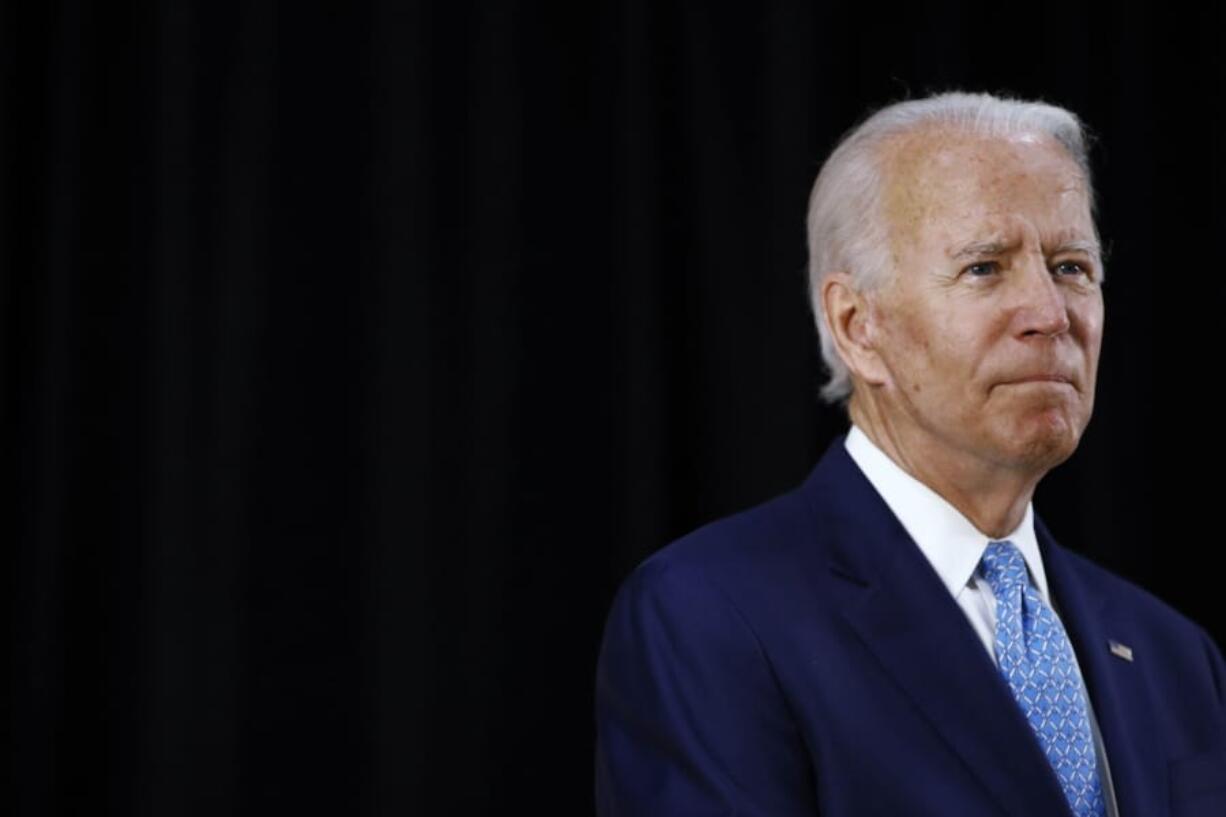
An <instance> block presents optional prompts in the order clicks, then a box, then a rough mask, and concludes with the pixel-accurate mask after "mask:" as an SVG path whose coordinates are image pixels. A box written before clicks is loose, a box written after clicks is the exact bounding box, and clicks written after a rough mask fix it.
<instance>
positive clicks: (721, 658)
mask: <svg viewBox="0 0 1226 817" xmlns="http://www.w3.org/2000/svg"><path fill="white" fill-rule="evenodd" d="M596 727H597V730H596V731H597V744H596V806H597V813H598V814H599V815H600V816H601V817H629V816H630V815H634V817H654V816H655V815H661V816H662V815H680V814H686V815H734V814H735V815H738V817H758V816H759V815H762V816H765V815H771V817H791V816H792V815H796V817H800V815H805V817H813V815H817V814H818V811H817V805H816V802H815V785H814V780H813V773H812V766H811V763H810V760H809V753H808V751H807V750H806V748H805V744H804V740H803V738H802V737H801V734H800V732H799V730H798V728H797V725H796V722H795V719H794V718H793V717H792V713H791V711H790V709H789V706H788V704H787V701H786V700H785V698H784V696H783V694H782V691H781V689H780V688H779V685H778V682H777V681H776V679H775V676H774V673H773V671H772V669H771V667H770V664H769V663H768V661H767V658H766V655H765V654H764V652H763V650H762V647H761V645H760V644H759V642H758V639H757V637H756V636H755V634H754V632H753V631H752V630H751V629H750V627H749V624H748V623H747V622H746V620H745V619H744V617H743V616H742V615H741V613H740V611H739V610H737V608H736V607H735V606H734V605H733V604H732V603H731V601H730V600H729V599H728V598H727V597H726V596H725V595H724V594H723V592H721V591H720V590H719V589H718V588H716V587H714V586H713V585H711V584H709V583H708V582H707V581H706V580H705V579H704V578H703V577H702V576H701V575H700V574H699V573H698V571H696V570H693V569H690V568H687V567H684V566H660V565H655V564H653V563H652V562H650V561H648V562H647V563H645V564H643V565H641V566H640V567H639V569H638V570H637V571H635V572H634V573H633V574H631V576H630V577H629V578H628V579H627V580H626V582H625V583H624V584H623V585H622V587H621V588H620V590H619V592H618V594H617V596H616V598H615V599H614V602H613V605H612V608H611V611H610V613H609V617H608V620H607V622H606V625H605V633H604V639H603V642H602V644H601V650H600V657H599V660H598V662H597V670H596Z"/></svg>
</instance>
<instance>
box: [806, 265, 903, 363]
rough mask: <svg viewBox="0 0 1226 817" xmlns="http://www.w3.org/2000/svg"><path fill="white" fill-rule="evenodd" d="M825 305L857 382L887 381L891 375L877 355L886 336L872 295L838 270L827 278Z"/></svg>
mask: <svg viewBox="0 0 1226 817" xmlns="http://www.w3.org/2000/svg"><path fill="white" fill-rule="evenodd" d="M822 305H823V306H824V307H825V311H826V325H827V326H828V327H829V328H830V336H831V339H832V340H833V341H834V345H835V347H836V348H837V349H838V352H839V357H841V358H842V359H843V362H844V363H846V364H847V368H849V369H851V371H852V373H853V374H854V375H855V376H856V379H857V380H859V381H861V382H863V383H865V384H866V385H870V386H878V385H881V384H883V383H886V382H888V381H889V379H890V372H889V369H888V368H887V367H886V365H885V361H884V360H882V358H881V355H880V353H879V352H878V346H879V344H880V343H881V341H882V339H883V337H884V335H883V333H882V327H881V324H880V311H879V310H878V309H877V308H876V305H875V303H874V302H873V300H872V299H871V297H870V296H868V295H865V294H864V293H862V292H860V291H859V290H858V289H856V287H855V284H854V282H853V281H852V277H851V274H850V273H848V272H843V271H836V272H832V273H830V274H829V275H827V276H826V279H825V280H824V281H823V282H822Z"/></svg>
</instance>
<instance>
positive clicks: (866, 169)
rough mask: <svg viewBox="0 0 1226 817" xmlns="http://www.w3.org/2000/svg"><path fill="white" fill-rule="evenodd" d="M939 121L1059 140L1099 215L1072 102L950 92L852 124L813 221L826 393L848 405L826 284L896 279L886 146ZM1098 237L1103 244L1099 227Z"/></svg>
mask: <svg viewBox="0 0 1226 817" xmlns="http://www.w3.org/2000/svg"><path fill="white" fill-rule="evenodd" d="M932 126H943V127H945V128H951V129H955V130H957V131H960V132H965V133H971V134H976V135H984V136H1014V135H1021V134H1037V135H1045V136H1048V137H1051V138H1053V139H1055V141H1056V142H1057V143H1059V144H1060V145H1061V146H1063V147H1064V149H1065V150H1067V151H1068V154H1069V156H1070V158H1072V159H1073V161H1074V162H1076V164H1077V166H1078V167H1079V168H1080V170H1081V172H1082V174H1083V175H1084V177H1085V184H1086V190H1087V191H1088V195H1089V200H1090V213H1091V220H1092V221H1093V220H1095V212H1096V210H1097V203H1096V201H1095V194H1094V187H1093V184H1092V183H1091V180H1090V163H1089V156H1088V148H1087V142H1088V141H1089V140H1090V138H1092V134H1090V133H1089V132H1088V131H1087V130H1086V129H1085V127H1084V125H1083V124H1082V122H1081V120H1080V119H1078V118H1077V116H1076V115H1075V114H1073V113H1072V112H1070V111H1067V110H1065V109H1064V108H1059V107H1056V106H1054V105H1049V104H1046V103H1043V102H1031V101H1026V100H1020V99H1011V98H1007V97H997V96H993V95H991V94H986V93H963V92H949V93H942V94H937V95H935V96H929V97H925V98H923V99H912V100H904V101H902V102H896V103H893V104H891V105H887V106H885V107H883V108H880V109H879V110H877V111H876V112H874V113H872V114H871V115H869V116H868V117H867V118H866V119H864V120H863V121H862V122H861V123H860V124H859V125H857V126H855V127H853V128H852V129H851V130H849V131H848V132H847V133H846V134H844V135H843V138H842V139H840V140H839V144H838V145H837V147H835V149H834V151H833V152H832V153H831V154H830V157H829V158H828V159H827V160H826V163H825V164H824V165H823V166H822V169H821V172H820V173H818V175H817V180H816V181H815V182H814V184H813V191H812V193H811V194H810V196H809V212H808V217H807V219H806V224H807V230H808V241H809V269H808V287H809V302H810V306H811V308H812V314H813V318H814V321H815V323H816V324H817V332H818V337H819V338H820V340H821V353H822V360H823V361H824V362H825V364H826V368H827V369H828V370H829V371H830V380H829V381H828V382H827V383H826V384H825V385H824V386H823V387H822V388H821V392H820V394H821V397H822V399H824V400H825V401H826V402H828V403H839V404H840V405H841V406H842V407H843V408H844V410H846V408H847V401H848V400H849V399H850V397H851V392H852V380H851V372H850V371H849V370H848V368H847V364H846V363H844V362H843V360H842V358H840V357H839V353H838V350H837V349H836V348H835V345H834V339H833V338H832V337H831V334H830V327H829V324H828V323H827V318H826V314H825V307H824V305H823V303H822V297H821V291H822V283H823V281H824V279H825V277H826V276H827V275H828V274H829V273H831V272H833V271H835V270H844V271H847V272H848V273H850V275H851V277H852V281H853V283H854V285H855V286H856V287H857V288H858V289H860V290H861V291H868V290H872V289H875V288H878V287H880V286H882V285H884V284H886V283H888V282H889V281H890V280H891V279H892V276H893V273H894V270H893V265H892V263H891V255H890V248H889V236H888V234H887V225H886V223H885V217H884V214H883V211H882V205H881V200H882V195H883V193H884V184H883V181H884V178H883V177H884V173H883V165H882V162H883V159H884V151H883V150H882V147H883V144H884V143H885V142H886V140H887V139H889V138H890V137H895V136H898V135H900V134H903V133H909V132H914V131H917V130H920V129H922V128H926V127H932ZM1094 237H1095V241H1096V242H1097V240H1098V234H1097V227H1095V236H1094ZM1100 265H1101V259H1100ZM1099 280H1100V281H1101V280H1102V274H1101V271H1100V277H1099Z"/></svg>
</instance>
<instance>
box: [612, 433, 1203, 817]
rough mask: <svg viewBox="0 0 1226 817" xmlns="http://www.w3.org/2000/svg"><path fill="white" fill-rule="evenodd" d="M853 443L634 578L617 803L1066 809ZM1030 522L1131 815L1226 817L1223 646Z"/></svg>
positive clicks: (746, 808)
mask: <svg viewBox="0 0 1226 817" xmlns="http://www.w3.org/2000/svg"><path fill="white" fill-rule="evenodd" d="M843 441H844V437H843V436H840V437H839V438H838V439H836V440H835V441H834V443H832V444H831V446H830V448H829V449H828V450H827V451H826V453H825V455H824V456H823V457H822V459H821V461H820V462H818V464H817V465H816V466H815V467H814V469H813V471H812V472H811V473H810V475H809V476H808V478H807V479H806V480H805V481H804V483H803V484H802V485H800V486H799V487H797V488H796V489H794V490H792V491H790V492H788V493H786V494H783V495H781V496H778V497H776V498H774V499H772V500H770V501H768V502H765V503H763V504H761V505H758V506H756V507H753V508H750V509H748V510H745V511H742V512H740V513H738V514H735V515H733V516H729V517H726V518H724V519H720V520H717V521H715V522H712V523H710V524H708V525H706V526H704V527H701V528H699V529H697V530H695V531H693V532H692V533H690V534H688V535H686V536H684V537H682V538H681V539H679V540H677V541H675V542H673V543H671V544H670V545H668V546H667V547H664V548H662V549H661V550H659V551H657V552H656V553H655V554H653V555H652V556H651V557H650V558H648V559H646V560H645V561H644V562H643V563H642V564H641V565H639V566H638V567H637V568H636V569H635V570H634V571H633V573H632V574H631V575H630V576H629V577H628V578H627V579H626V580H625V581H624V582H623V584H622V585H621V587H620V589H619V590H618V593H617V595H616V598H615V600H614V602H613V605H612V608H611V611H610V613H609V616H608V620H607V623H606V628H605V634H604V640H603V643H602V645H601V651H600V657H599V661H598V665H597V682H596V713H595V714H596V726H597V745H596V781H595V782H596V800H597V810H598V812H599V813H600V814H601V815H603V817H613V816H614V815H616V816H617V817H623V816H625V817H631V816H633V817H651V816H652V815H738V816H739V817H767V816H768V815H769V817H791V815H822V817H843V815H857V817H867V816H868V815H890V817H898V816H899V815H915V816H916V817H920V816H922V815H931V817H938V815H939V817H950V815H960V816H961V815H1014V817H1047V816H1048V815H1067V814H1069V810H1068V807H1067V804H1066V801H1065V799H1064V795H1063V793H1062V792H1061V789H1060V784H1059V782H1058V781H1057V778H1056V776H1055V773H1054V771H1053V770H1052V768H1051V765H1050V764H1049V763H1048V761H1047V758H1046V757H1045V756H1044V754H1043V751H1042V748H1041V747H1040V745H1039V743H1038V741H1037V739H1036V737H1035V735H1034V733H1033V731H1032V730H1031V727H1030V725H1029V724H1028V723H1027V721H1026V719H1025V716H1024V715H1023V714H1022V712H1021V710H1020V708H1019V707H1018V706H1017V703H1016V701H1015V700H1014V698H1013V695H1012V692H1011V691H1010V689H1009V687H1008V684H1007V683H1006V681H1005V680H1004V678H1003V677H1002V676H1001V674H1000V673H999V671H998V670H997V668H996V665H995V664H994V663H993V661H992V658H991V656H990V655H988V653H987V651H986V650H985V649H984V645H983V642H982V641H981V640H980V639H979V637H978V635H977V634H976V633H975V631H974V629H973V628H972V626H971V624H970V622H968V621H967V619H966V616H965V614H964V613H963V611H962V609H961V608H960V607H958V605H957V603H956V602H955V601H954V600H953V598H952V597H951V596H950V594H949V591H948V590H947V589H946V588H945V586H944V585H943V584H942V583H941V580H940V579H939V578H938V576H937V574H936V572H935V571H934V570H933V569H932V566H931V565H930V564H929V563H928V561H927V559H926V558H925V557H924V555H923V553H922V552H920V550H919V548H918V547H917V546H916V545H915V543H914V541H913V540H912V539H911V538H910V537H909V536H908V535H907V533H906V531H905V530H904V529H903V527H902V525H901V524H900V523H899V522H898V520H897V518H896V517H895V516H894V515H893V513H892V512H891V511H890V510H889V507H888V506H887V505H886V504H885V502H884V500H882V498H881V497H880V495H879V494H878V493H877V492H876V490H875V489H874V488H873V487H872V485H871V483H869V482H868V480H867V478H866V477H865V476H864V475H863V473H862V472H861V471H860V469H859V467H858V466H856V464H855V463H854V461H853V460H852V459H851V457H850V456H849V455H848V454H847V451H846V449H845V448H844V445H843ZM1035 528H1036V536H1037V538H1038V542H1039V549H1040V551H1041V553H1042V557H1043V564H1044V566H1045V569H1046V572H1047V577H1048V582H1049V590H1050V592H1051V594H1052V597H1053V600H1054V603H1055V606H1056V609H1057V610H1058V611H1059V612H1060V615H1061V619H1062V621H1063V622H1064V625H1065V628H1066V629H1067V630H1068V634H1069V638H1070V639H1071V641H1072V643H1073V648H1074V649H1075V650H1076V653H1077V657H1078V661H1079V663H1080V665H1081V669H1082V673H1083V675H1084V676H1085V679H1086V684H1087V686H1088V688H1089V694H1090V698H1091V701H1092V703H1093V705H1094V708H1095V713H1096V715H1097V717H1098V721H1099V727H1100V729H1101V732H1102V736H1103V741H1104V743H1105V745H1106V751H1107V758H1108V761H1109V763H1110V767H1111V772H1112V777H1113V780H1114V782H1115V788H1116V799H1117V802H1118V805H1119V810H1120V814H1121V817H1188V816H1189V815H1214V817H1224V815H1226V662H1224V661H1223V657H1222V653H1221V651H1220V649H1219V648H1218V646H1217V645H1216V644H1215V643H1214V641H1213V639H1212V638H1211V637H1210V636H1209V635H1208V634H1207V633H1206V632H1205V631H1204V630H1203V629H1202V628H1201V627H1199V626H1198V625H1197V624H1195V623H1194V622H1192V621H1191V620H1189V619H1188V618H1186V617H1185V616H1183V615H1182V614H1180V613H1179V612H1177V611H1176V610H1175V609H1173V608H1172V607H1170V606H1168V605H1167V604H1165V603H1163V602H1162V601H1161V600H1160V599H1158V598H1157V597H1155V596H1153V595H1151V594H1150V593H1148V592H1146V591H1145V590H1143V589H1142V588H1140V587H1138V586H1137V585H1135V584H1132V583H1130V582H1128V581H1126V580H1124V579H1123V578H1121V577H1119V576H1116V575H1115V574H1113V573H1110V572H1108V571H1107V570H1105V569H1103V568H1101V567H1099V566H1097V565H1095V564H1094V563H1093V562H1091V561H1089V560H1087V559H1085V558H1084V557H1082V556H1079V555H1078V554H1076V553H1074V552H1072V551H1069V550H1066V549H1064V548H1062V547H1061V546H1060V545H1059V544H1057V543H1056V541H1055V539H1053V538H1052V535H1051V533H1050V532H1049V531H1048V530H1047V527H1046V526H1045V525H1044V524H1043V522H1042V521H1041V520H1040V519H1039V518H1038V516H1037V514H1036V516H1035ZM1111 642H1117V643H1118V644H1119V645H1123V646H1125V647H1128V648H1130V649H1131V656H1130V657H1127V656H1125V655H1121V654H1118V653H1125V652H1126V650H1123V649H1120V648H1119V647H1116V648H1115V649H1113V648H1112V646H1111Z"/></svg>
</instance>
